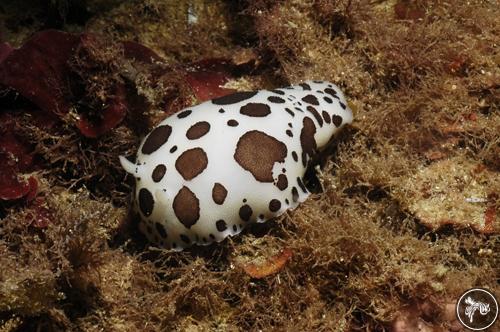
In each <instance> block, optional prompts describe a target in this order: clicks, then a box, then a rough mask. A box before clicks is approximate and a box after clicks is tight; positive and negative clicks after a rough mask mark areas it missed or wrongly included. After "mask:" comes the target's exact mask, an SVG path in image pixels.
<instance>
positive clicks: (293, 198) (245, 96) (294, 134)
mask: <svg viewBox="0 0 500 332" xmlns="http://www.w3.org/2000/svg"><path fill="white" fill-rule="evenodd" d="M351 121H352V112H351V110H350V109H349V108H348V107H347V103H346V100H345V98H344V95H343V94H342V92H341V91H340V90H339V89H338V87H337V86H335V85H334V84H332V83H329V82H323V81H307V82H305V83H302V84H299V85H294V86H290V87H286V88H282V89H276V90H261V91H251V92H250V91H248V92H237V93H235V94H232V95H227V96H224V97H220V98H217V99H213V100H210V101H206V102H204V103H202V104H199V105H197V106H193V107H189V108H187V109H184V110H182V111H179V112H177V113H175V114H173V115H171V116H170V117H168V118H167V119H165V120H163V121H162V122H161V123H160V124H159V125H158V126H157V127H156V128H154V129H153V130H152V131H151V132H150V133H149V134H148V135H147V136H146V137H145V139H144V140H143V141H142V143H141V145H140V147H139V152H138V154H137V160H136V162H135V163H132V162H130V161H128V160H127V159H125V158H124V157H120V161H121V163H122V166H123V168H124V169H125V170H126V171H127V172H128V173H130V174H133V176H134V177H135V178H136V189H135V194H134V197H133V202H134V209H135V210H136V212H137V213H139V215H140V217H141V222H140V224H139V229H140V231H141V232H142V233H144V234H145V235H146V237H147V238H148V240H150V241H151V242H153V243H155V244H157V245H159V246H162V247H167V248H173V249H176V250H181V249H183V248H186V247H189V246H191V245H192V244H202V245H206V244H209V243H212V242H214V241H217V242H220V241H222V240H223V239H224V238H226V237H227V236H229V235H235V234H238V233H239V232H241V230H242V229H243V228H244V227H245V226H246V225H247V224H248V223H251V222H264V221H266V220H269V219H271V218H274V217H276V216H279V215H281V214H282V213H284V212H285V211H286V210H287V209H294V208H295V207H297V205H298V204H299V203H301V202H303V201H304V200H306V198H307V197H308V196H309V192H308V190H307V188H306V187H305V186H304V183H303V180H302V177H303V176H304V173H305V171H306V168H307V165H308V163H309V161H310V160H311V158H312V157H313V156H314V155H315V154H316V153H317V152H318V151H320V150H322V149H323V148H324V147H325V146H326V144H327V143H328V142H329V141H330V139H331V138H332V137H333V135H334V134H335V133H336V132H337V131H338V130H339V129H340V128H341V127H343V126H344V125H345V124H347V123H351Z"/></svg>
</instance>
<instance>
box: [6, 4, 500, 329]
mask: <svg viewBox="0 0 500 332" xmlns="http://www.w3.org/2000/svg"><path fill="white" fill-rule="evenodd" d="M499 15H500V6H498V4H497V3H496V2H495V1H480V0H472V1H467V2H457V1H427V0H387V1H384V0H382V1H368V0H359V1H354V0H334V1H330V0H328V1H327V0H314V1H304V0H288V1H268V0H255V1H250V0H241V1H206V0H186V1H175V2H173V1H172V2H170V1H160V0H129V1H116V0H86V1H67V0H51V1H29V0H22V1H14V0H6V1H2V2H1V3H0V137H1V138H0V331H9V332H10V331H35V330H40V331H67V330H77V331H98V330H101V331H102V330H105V331H135V330H141V331H241V330H249V331H275V330H276V331H299V330H300V331H331V330H333V331H358V330H364V331H382V330H389V331H417V330H419V331H450V330H451V331H459V330H460V329H461V328H462V327H461V325H460V324H459V322H458V321H457V320H456V317H455V313H454V310H455V302H456V301H457V299H458V297H459V296H460V295H461V294H462V293H463V292H464V291H465V290H467V289H469V288H472V287H484V288H487V289H489V290H491V291H492V292H494V293H496V295H497V298H498V296H499V295H500V287H499V286H498V275H499V271H498V266H500V259H499V258H500V256H499V252H500V250H499V249H500V242H499V235H498V234H499V230H500V225H499V210H500V209H499V207H500V198H499V191H500V176H499V172H500V135H499V133H500V113H499V96H500V91H499V89H500V67H499V66H498V63H499V59H500V55H499V48H498V44H499V43H500V40H499V39H500V38H499V36H500V31H499V26H498V22H497V21H498V19H497V18H498V16H499ZM307 80H324V81H330V82H332V83H335V84H336V85H338V86H339V87H340V89H341V90H342V91H343V92H344V94H345V95H346V99H347V101H348V102H349V104H348V106H349V107H350V108H351V109H352V110H353V113H354V119H355V120H354V121H353V123H352V125H350V126H348V127H347V128H346V129H345V130H344V131H343V132H342V133H341V134H340V136H338V137H337V138H336V140H335V141H334V143H333V144H332V145H331V146H330V148H329V149H327V150H325V151H324V153H322V154H321V158H318V160H315V165H311V167H309V170H308V171H307V172H306V175H305V178H304V182H305V186H306V187H307V190H308V191H310V192H311V195H310V196H309V198H308V199H307V200H306V201H305V202H303V203H301V204H300V206H298V207H297V208H295V209H294V210H291V211H287V212H285V213H283V214H282V215H280V216H279V217H278V218H275V219H273V220H270V221H267V222H266V223H263V224H253V225H250V226H248V227H246V228H245V229H244V230H243V231H242V232H241V233H240V234H239V235H238V236H234V237H227V238H225V239H224V240H223V241H222V242H220V243H214V244H211V245H209V246H194V247H191V248H188V249H185V250H184V251H182V252H176V251H172V250H164V249H160V248H157V247H155V246H154V245H151V244H150V243H149V242H148V241H146V239H145V238H144V237H143V236H142V235H141V234H140V232H138V230H137V223H136V221H135V220H134V218H132V217H131V216H130V214H129V210H130V195H131V193H132V192H133V190H134V182H135V180H134V178H133V177H131V176H130V175H127V174H126V172H125V171H124V170H123V169H122V167H121V165H120V162H119V159H118V156H120V155H124V156H133V155H135V154H136V152H137V149H138V148H139V144H140V142H141V140H142V139H143V138H144V137H145V136H146V135H147V133H148V132H150V131H151V129H152V128H154V127H155V126H156V125H157V124H159V123H160V122H161V121H163V120H164V119H165V118H167V117H168V116H170V115H172V114H174V113H176V112H178V111H179V110H181V109H184V108H186V107H190V106H193V105H196V104H200V103H202V102H203V101H206V100H209V99H213V98H218V97H222V96H226V95H228V94H231V93H234V92H237V91H250V90H264V89H267V90H272V89H276V88H279V87H283V86H288V85H291V84H297V83H302V82H305V81H307ZM314 166H319V167H314ZM316 169H317V170H316ZM498 324H499V323H498V322H497V323H496V325H495V326H494V327H492V329H494V328H498Z"/></svg>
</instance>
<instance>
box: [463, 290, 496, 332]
mask: <svg viewBox="0 0 500 332" xmlns="http://www.w3.org/2000/svg"><path fill="white" fill-rule="evenodd" d="M456 311H457V318H458V320H459V321H460V323H462V325H463V326H465V327H466V328H468V329H471V330H474V331H481V330H485V329H487V328H488V327H490V326H492V325H493V324H494V323H495V321H496V319H497V317H498V302H497V300H496V298H495V296H494V295H493V294H492V293H491V292H490V291H488V290H486V289H482V288H473V289H469V290H468V291H466V292H465V293H464V294H462V296H461V297H460V299H459V300H458V302H457V307H456Z"/></svg>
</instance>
